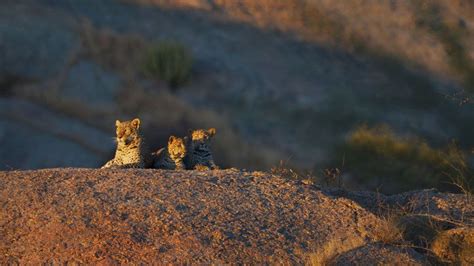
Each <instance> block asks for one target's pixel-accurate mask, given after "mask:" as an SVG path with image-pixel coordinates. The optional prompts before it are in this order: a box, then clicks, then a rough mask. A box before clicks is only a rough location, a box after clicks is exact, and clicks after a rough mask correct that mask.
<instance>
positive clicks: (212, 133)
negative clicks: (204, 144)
mask: <svg viewBox="0 0 474 266" xmlns="http://www.w3.org/2000/svg"><path fill="white" fill-rule="evenodd" d="M207 132H208V133H209V135H210V136H211V137H212V136H214V135H215V134H216V129H215V128H213V127H212V128H210V129H208V130H207Z"/></svg>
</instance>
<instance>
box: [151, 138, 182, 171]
mask: <svg viewBox="0 0 474 266" xmlns="http://www.w3.org/2000/svg"><path fill="white" fill-rule="evenodd" d="M185 156H186V146H185V143H184V140H183V139H182V138H178V137H175V136H171V137H170V138H169V140H168V146H167V147H166V148H161V149H160V150H158V151H157V152H155V153H153V157H154V162H153V168H157V169H169V170H184V169H185V166H184V161H183V159H184V157H185Z"/></svg>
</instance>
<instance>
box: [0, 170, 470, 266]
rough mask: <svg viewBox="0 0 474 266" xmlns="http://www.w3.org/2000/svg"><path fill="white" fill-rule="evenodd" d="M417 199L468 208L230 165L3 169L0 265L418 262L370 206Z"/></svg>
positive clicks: (448, 198)
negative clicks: (194, 169)
mask: <svg viewBox="0 0 474 266" xmlns="http://www.w3.org/2000/svg"><path fill="white" fill-rule="evenodd" d="M351 198H352V199H351ZM358 202H359V203H358ZM413 202H415V203H419V205H418V207H416V206H414V205H413V206H414V208H413V209H412V210H413V212H417V213H425V214H426V210H427V209H428V208H425V207H424V206H425V204H427V203H428V204H430V205H429V206H430V215H431V214H432V215H437V216H439V217H443V215H447V214H449V215H454V216H453V217H455V215H456V213H455V210H463V212H462V214H463V215H464V216H463V217H469V215H472V214H473V213H474V212H473V206H472V205H469V204H468V203H467V202H466V201H465V198H464V197H463V196H462V195H454V194H441V193H436V192H434V191H419V192H412V193H408V194H404V195H400V196H391V197H385V196H383V195H378V196H377V197H375V195H374V194H370V193H349V192H341V191H340V190H335V191H332V192H331V191H325V190H321V189H320V188H318V187H317V186H315V185H311V184H305V183H300V182H296V181H288V180H285V179H282V178H281V177H278V176H273V175H270V174H266V173H263V172H252V173H251V172H242V171H238V170H235V169H231V170H219V171H209V172H191V171H189V172H188V171H186V172H184V171H181V172H179V171H161V170H91V169H46V170H38V171H11V172H0V235H2V238H0V263H1V264H5V263H17V262H19V263H20V264H24V263H26V262H28V263H33V264H36V263H40V262H54V263H60V262H61V263H63V262H79V263H99V262H100V263H105V264H110V263H135V264H136V263H150V262H157V261H159V262H161V263H174V264H176V263H206V264H208V263H218V264H222V263H231V262H232V263H245V264H255V263H277V262H279V263H297V264H301V263H305V262H306V263H313V264H318V263H321V262H324V261H326V262H327V261H328V260H334V262H336V263H339V262H340V263H344V261H354V260H355V261H357V260H359V261H360V259H361V255H360V254H364V253H365V254H366V255H364V256H363V259H364V260H365V262H369V263H376V262H383V261H387V260H388V261H390V260H392V259H395V258H396V259H397V261H398V262H401V263H404V264H415V265H416V264H418V265H420V264H425V263H426V257H425V255H423V254H421V253H418V252H416V251H415V250H413V249H411V248H409V247H407V246H400V245H397V244H396V243H395V242H393V243H390V242H389V241H388V240H387V239H388V235H390V234H391V233H390V231H389V230H391V229H390V228H391V227H390V224H389V223H388V222H387V220H386V219H384V218H382V216H381V215H380V214H378V213H377V212H375V211H374V210H372V209H375V208H376V207H377V206H381V205H380V204H392V205H396V206H398V208H400V206H404V205H409V204H413ZM367 204H369V205H370V204H371V206H368V205H367ZM446 205H449V206H448V207H449V208H446ZM362 206H365V207H362ZM387 206H388V205H387ZM410 206H412V205H410ZM351 254H352V255H351ZM353 254H356V255H353ZM338 255H341V256H339V257H337V256H338Z"/></svg>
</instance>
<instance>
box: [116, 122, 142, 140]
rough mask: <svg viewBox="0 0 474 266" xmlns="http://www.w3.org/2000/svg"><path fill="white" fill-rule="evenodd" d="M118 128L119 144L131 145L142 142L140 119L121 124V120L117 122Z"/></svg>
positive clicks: (117, 138)
mask: <svg viewBox="0 0 474 266" xmlns="http://www.w3.org/2000/svg"><path fill="white" fill-rule="evenodd" d="M115 126H116V134H117V137H116V140H117V143H118V144H121V145H126V146H128V145H130V144H133V143H137V142H138V141H140V134H139V131H138V130H139V128H140V119H138V118H135V119H133V120H131V121H124V122H120V121H119V120H117V121H115Z"/></svg>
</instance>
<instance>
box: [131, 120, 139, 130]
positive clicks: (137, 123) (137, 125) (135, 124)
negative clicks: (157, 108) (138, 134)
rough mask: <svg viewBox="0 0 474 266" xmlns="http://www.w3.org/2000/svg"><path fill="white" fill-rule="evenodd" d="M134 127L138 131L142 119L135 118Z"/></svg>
mask: <svg viewBox="0 0 474 266" xmlns="http://www.w3.org/2000/svg"><path fill="white" fill-rule="evenodd" d="M132 126H133V127H134V128H136V129H138V128H139V127H140V119H139V118H135V119H133V120H132Z"/></svg>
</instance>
